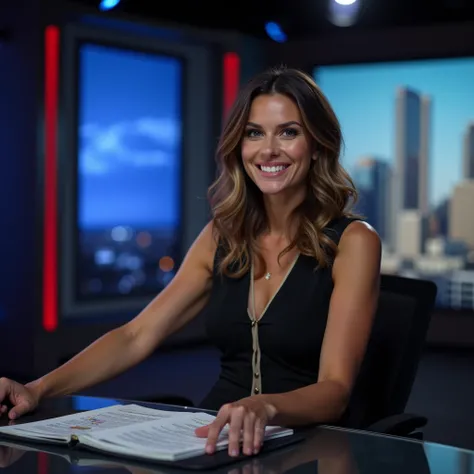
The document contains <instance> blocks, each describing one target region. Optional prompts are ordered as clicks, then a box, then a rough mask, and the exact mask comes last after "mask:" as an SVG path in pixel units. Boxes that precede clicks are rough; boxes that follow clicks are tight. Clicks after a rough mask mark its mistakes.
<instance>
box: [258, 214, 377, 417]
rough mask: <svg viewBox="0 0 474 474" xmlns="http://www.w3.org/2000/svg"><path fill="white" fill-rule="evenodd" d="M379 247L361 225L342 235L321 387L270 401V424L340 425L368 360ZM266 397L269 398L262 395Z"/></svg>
mask: <svg viewBox="0 0 474 474" xmlns="http://www.w3.org/2000/svg"><path fill="white" fill-rule="evenodd" d="M380 262H381V244H380V239H379V236H378V235H377V233H376V232H375V231H374V230H373V229H372V228H371V227H370V226H368V225H367V224H365V223H363V222H359V221H356V222H353V223H352V224H350V225H349V226H348V227H347V229H346V231H345V232H344V233H343V234H342V237H341V241H340V243H339V252H338V254H337V257H336V259H335V261H334V266H333V281H334V289H333V292H332V296H331V301H330V306H329V315H328V321H327V325H326V331H325V334H324V340H323V345H322V349H321V357H320V363H319V377H318V382H317V383H316V384H313V385H309V386H307V387H304V388H301V389H298V390H294V391H291V392H286V393H282V394H278V395H268V397H267V398H268V400H267V402H268V403H270V404H271V405H272V406H273V407H274V410H275V416H274V418H273V419H272V423H275V424H281V425H301V424H308V423H329V422H335V421H337V420H338V419H339V418H340V417H341V416H342V414H343V412H344V410H345V409H346V407H347V403H348V402H349V398H350V395H351V391H352V387H353V385H354V382H355V379H356V378H357V375H358V373H359V368H360V365H361V363H362V360H363V358H364V355H365V351H366V347H367V343H368V341H369V337H370V333H371V330H372V324H373V320H374V316H375V312H376V309H377V302H378V296H379V285H380ZM262 397H265V395H262Z"/></svg>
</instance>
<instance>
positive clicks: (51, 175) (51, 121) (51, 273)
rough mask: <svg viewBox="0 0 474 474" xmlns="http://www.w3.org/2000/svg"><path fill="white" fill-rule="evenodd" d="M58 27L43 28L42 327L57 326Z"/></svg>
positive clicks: (52, 329) (53, 327) (53, 328)
mask: <svg viewBox="0 0 474 474" xmlns="http://www.w3.org/2000/svg"><path fill="white" fill-rule="evenodd" d="M59 36H60V35H59V28H58V27H57V26H48V27H47V28H46V31H45V63H44V74H45V76H44V79H45V89H44V130H45V132H44V142H45V145H44V146H45V148H44V182H43V186H44V221H43V328H44V329H45V330H46V331H49V332H52V331H54V330H56V328H57V326H58V303H57V299H58V274H57V273H58V268H57V244H58V232H57V231H58V229H57V226H58V224H57V217H58V216H57V214H58V202H57V184H58V183H57V181H58V176H57V133H58V121H57V119H58V95H59V93H58V90H59Z"/></svg>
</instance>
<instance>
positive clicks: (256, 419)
mask: <svg viewBox="0 0 474 474" xmlns="http://www.w3.org/2000/svg"><path fill="white" fill-rule="evenodd" d="M275 415H276V408H275V407H274V406H273V405H272V404H271V403H269V402H268V400H267V399H266V398H265V395H256V396H252V397H248V398H243V399H242V400H239V401H238V402H235V403H228V404H226V405H224V406H223V407H222V408H221V409H220V410H219V412H218V414H217V417H216V419H215V420H214V421H213V422H212V423H210V424H209V425H207V426H203V427H201V428H198V429H197V430H196V435H197V436H199V437H200V438H207V444H206V452H207V453H208V454H212V453H214V452H215V449H216V443H217V440H218V438H219V435H220V433H221V431H222V430H223V428H224V427H225V426H226V425H227V424H229V455H230V456H238V455H239V453H240V443H241V441H243V447H242V452H243V453H244V454H247V455H251V454H257V453H258V452H259V451H260V449H261V447H262V444H263V440H264V436H265V427H266V426H267V425H268V424H269V423H270V422H271V421H272V419H273V418H274V417H275Z"/></svg>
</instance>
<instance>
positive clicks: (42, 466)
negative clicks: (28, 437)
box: [37, 453, 49, 474]
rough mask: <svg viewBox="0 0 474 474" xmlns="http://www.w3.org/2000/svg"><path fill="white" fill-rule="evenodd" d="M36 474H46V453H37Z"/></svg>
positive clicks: (47, 469) (47, 461)
mask: <svg viewBox="0 0 474 474" xmlns="http://www.w3.org/2000/svg"><path fill="white" fill-rule="evenodd" d="M37 459H38V474H48V472H49V459H48V455H47V454H46V453H38V458H37Z"/></svg>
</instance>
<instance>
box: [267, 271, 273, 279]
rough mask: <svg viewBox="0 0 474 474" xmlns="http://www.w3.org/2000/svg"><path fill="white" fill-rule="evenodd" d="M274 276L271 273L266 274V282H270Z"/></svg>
mask: <svg viewBox="0 0 474 474" xmlns="http://www.w3.org/2000/svg"><path fill="white" fill-rule="evenodd" d="M271 276H272V274H271V273H270V272H268V273H266V274H265V280H270V278H271Z"/></svg>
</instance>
